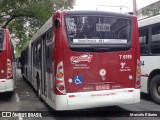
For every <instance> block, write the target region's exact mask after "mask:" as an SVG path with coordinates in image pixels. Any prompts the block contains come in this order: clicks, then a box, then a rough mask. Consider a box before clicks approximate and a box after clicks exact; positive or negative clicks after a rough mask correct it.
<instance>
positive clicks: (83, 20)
mask: <svg viewBox="0 0 160 120" xmlns="http://www.w3.org/2000/svg"><path fill="white" fill-rule="evenodd" d="M65 21H66V27H67V34H68V39H69V41H70V42H71V43H72V44H127V43H129V42H130V40H131V30H132V21H131V19H125V18H117V17H108V16H91V15H88V16H87V15H81V16H72V15H67V16H66V17H65Z"/></svg>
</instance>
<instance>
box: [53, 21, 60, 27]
mask: <svg viewBox="0 0 160 120" xmlns="http://www.w3.org/2000/svg"><path fill="white" fill-rule="evenodd" d="M54 26H55V27H56V28H58V27H59V26H60V19H56V20H55V21H54Z"/></svg>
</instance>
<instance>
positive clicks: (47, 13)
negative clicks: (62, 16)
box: [0, 0, 75, 52]
mask: <svg viewBox="0 0 160 120" xmlns="http://www.w3.org/2000/svg"><path fill="white" fill-rule="evenodd" d="M74 3H75V0H0V26H8V28H9V30H10V33H11V34H12V41H13V40H14V41H13V42H14V44H15V45H16V50H17V51H18V52H19V51H21V50H22V49H23V48H24V46H25V44H26V43H27V42H28V41H29V40H30V39H31V37H32V36H33V35H34V34H35V33H36V32H37V30H38V29H39V28H40V27H41V26H42V25H43V24H44V23H45V22H46V21H47V20H48V19H49V18H50V17H51V16H52V15H53V14H54V12H55V11H57V10H64V9H71V8H73V5H74Z"/></svg>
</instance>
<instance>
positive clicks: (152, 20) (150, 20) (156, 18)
mask: <svg viewBox="0 0 160 120" xmlns="http://www.w3.org/2000/svg"><path fill="white" fill-rule="evenodd" d="M159 22H160V15H156V16H153V17H149V18H146V19H143V20H139V21H138V27H143V26H147V25H152V24H156V23H159Z"/></svg>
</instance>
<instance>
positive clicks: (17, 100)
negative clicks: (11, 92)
mask: <svg viewBox="0 0 160 120" xmlns="http://www.w3.org/2000/svg"><path fill="white" fill-rule="evenodd" d="M16 102H19V97H18V93H16Z"/></svg>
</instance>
